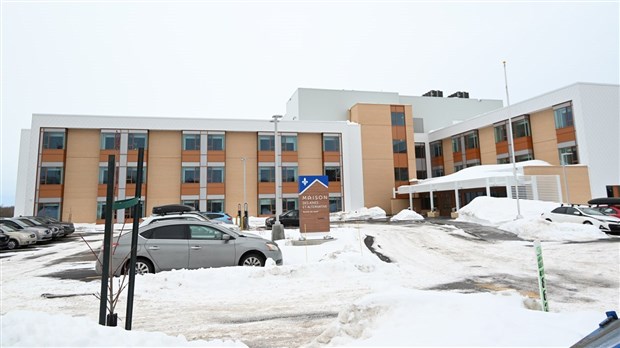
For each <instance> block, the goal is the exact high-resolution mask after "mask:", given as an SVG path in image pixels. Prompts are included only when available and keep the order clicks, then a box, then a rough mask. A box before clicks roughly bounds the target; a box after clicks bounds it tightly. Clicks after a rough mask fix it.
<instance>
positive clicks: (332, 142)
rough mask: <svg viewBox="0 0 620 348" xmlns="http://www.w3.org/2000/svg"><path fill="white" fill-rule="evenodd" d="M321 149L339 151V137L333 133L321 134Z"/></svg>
mask: <svg viewBox="0 0 620 348" xmlns="http://www.w3.org/2000/svg"><path fill="white" fill-rule="evenodd" d="M323 151H325V152H340V137H339V136H333V135H324V136H323Z"/></svg>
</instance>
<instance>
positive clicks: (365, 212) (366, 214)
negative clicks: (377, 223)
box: [330, 207, 386, 221]
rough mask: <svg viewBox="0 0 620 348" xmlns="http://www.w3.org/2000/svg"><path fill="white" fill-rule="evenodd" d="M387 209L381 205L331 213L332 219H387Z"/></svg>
mask: <svg viewBox="0 0 620 348" xmlns="http://www.w3.org/2000/svg"><path fill="white" fill-rule="evenodd" d="M385 218H386V215H385V210H383V209H381V208H379V207H372V208H366V207H364V208H362V209H360V210H354V211H347V212H338V213H332V214H330V220H331V221H359V220H380V219H385Z"/></svg>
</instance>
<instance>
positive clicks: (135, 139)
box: [127, 133, 147, 150]
mask: <svg viewBox="0 0 620 348" xmlns="http://www.w3.org/2000/svg"><path fill="white" fill-rule="evenodd" d="M146 145H147V134H146V133H129V136H128V140H127V149H128V150H137V149H139V148H143V149H146Z"/></svg>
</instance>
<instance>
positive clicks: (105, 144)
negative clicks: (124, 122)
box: [101, 133, 121, 150]
mask: <svg viewBox="0 0 620 348" xmlns="http://www.w3.org/2000/svg"><path fill="white" fill-rule="evenodd" d="M120 148H121V134H120V133H101V150H118V149H120Z"/></svg>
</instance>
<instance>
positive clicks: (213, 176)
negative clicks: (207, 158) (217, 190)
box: [207, 167, 224, 183]
mask: <svg viewBox="0 0 620 348" xmlns="http://www.w3.org/2000/svg"><path fill="white" fill-rule="evenodd" d="M207 182H210V183H222V182H224V167H208V168H207Z"/></svg>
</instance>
